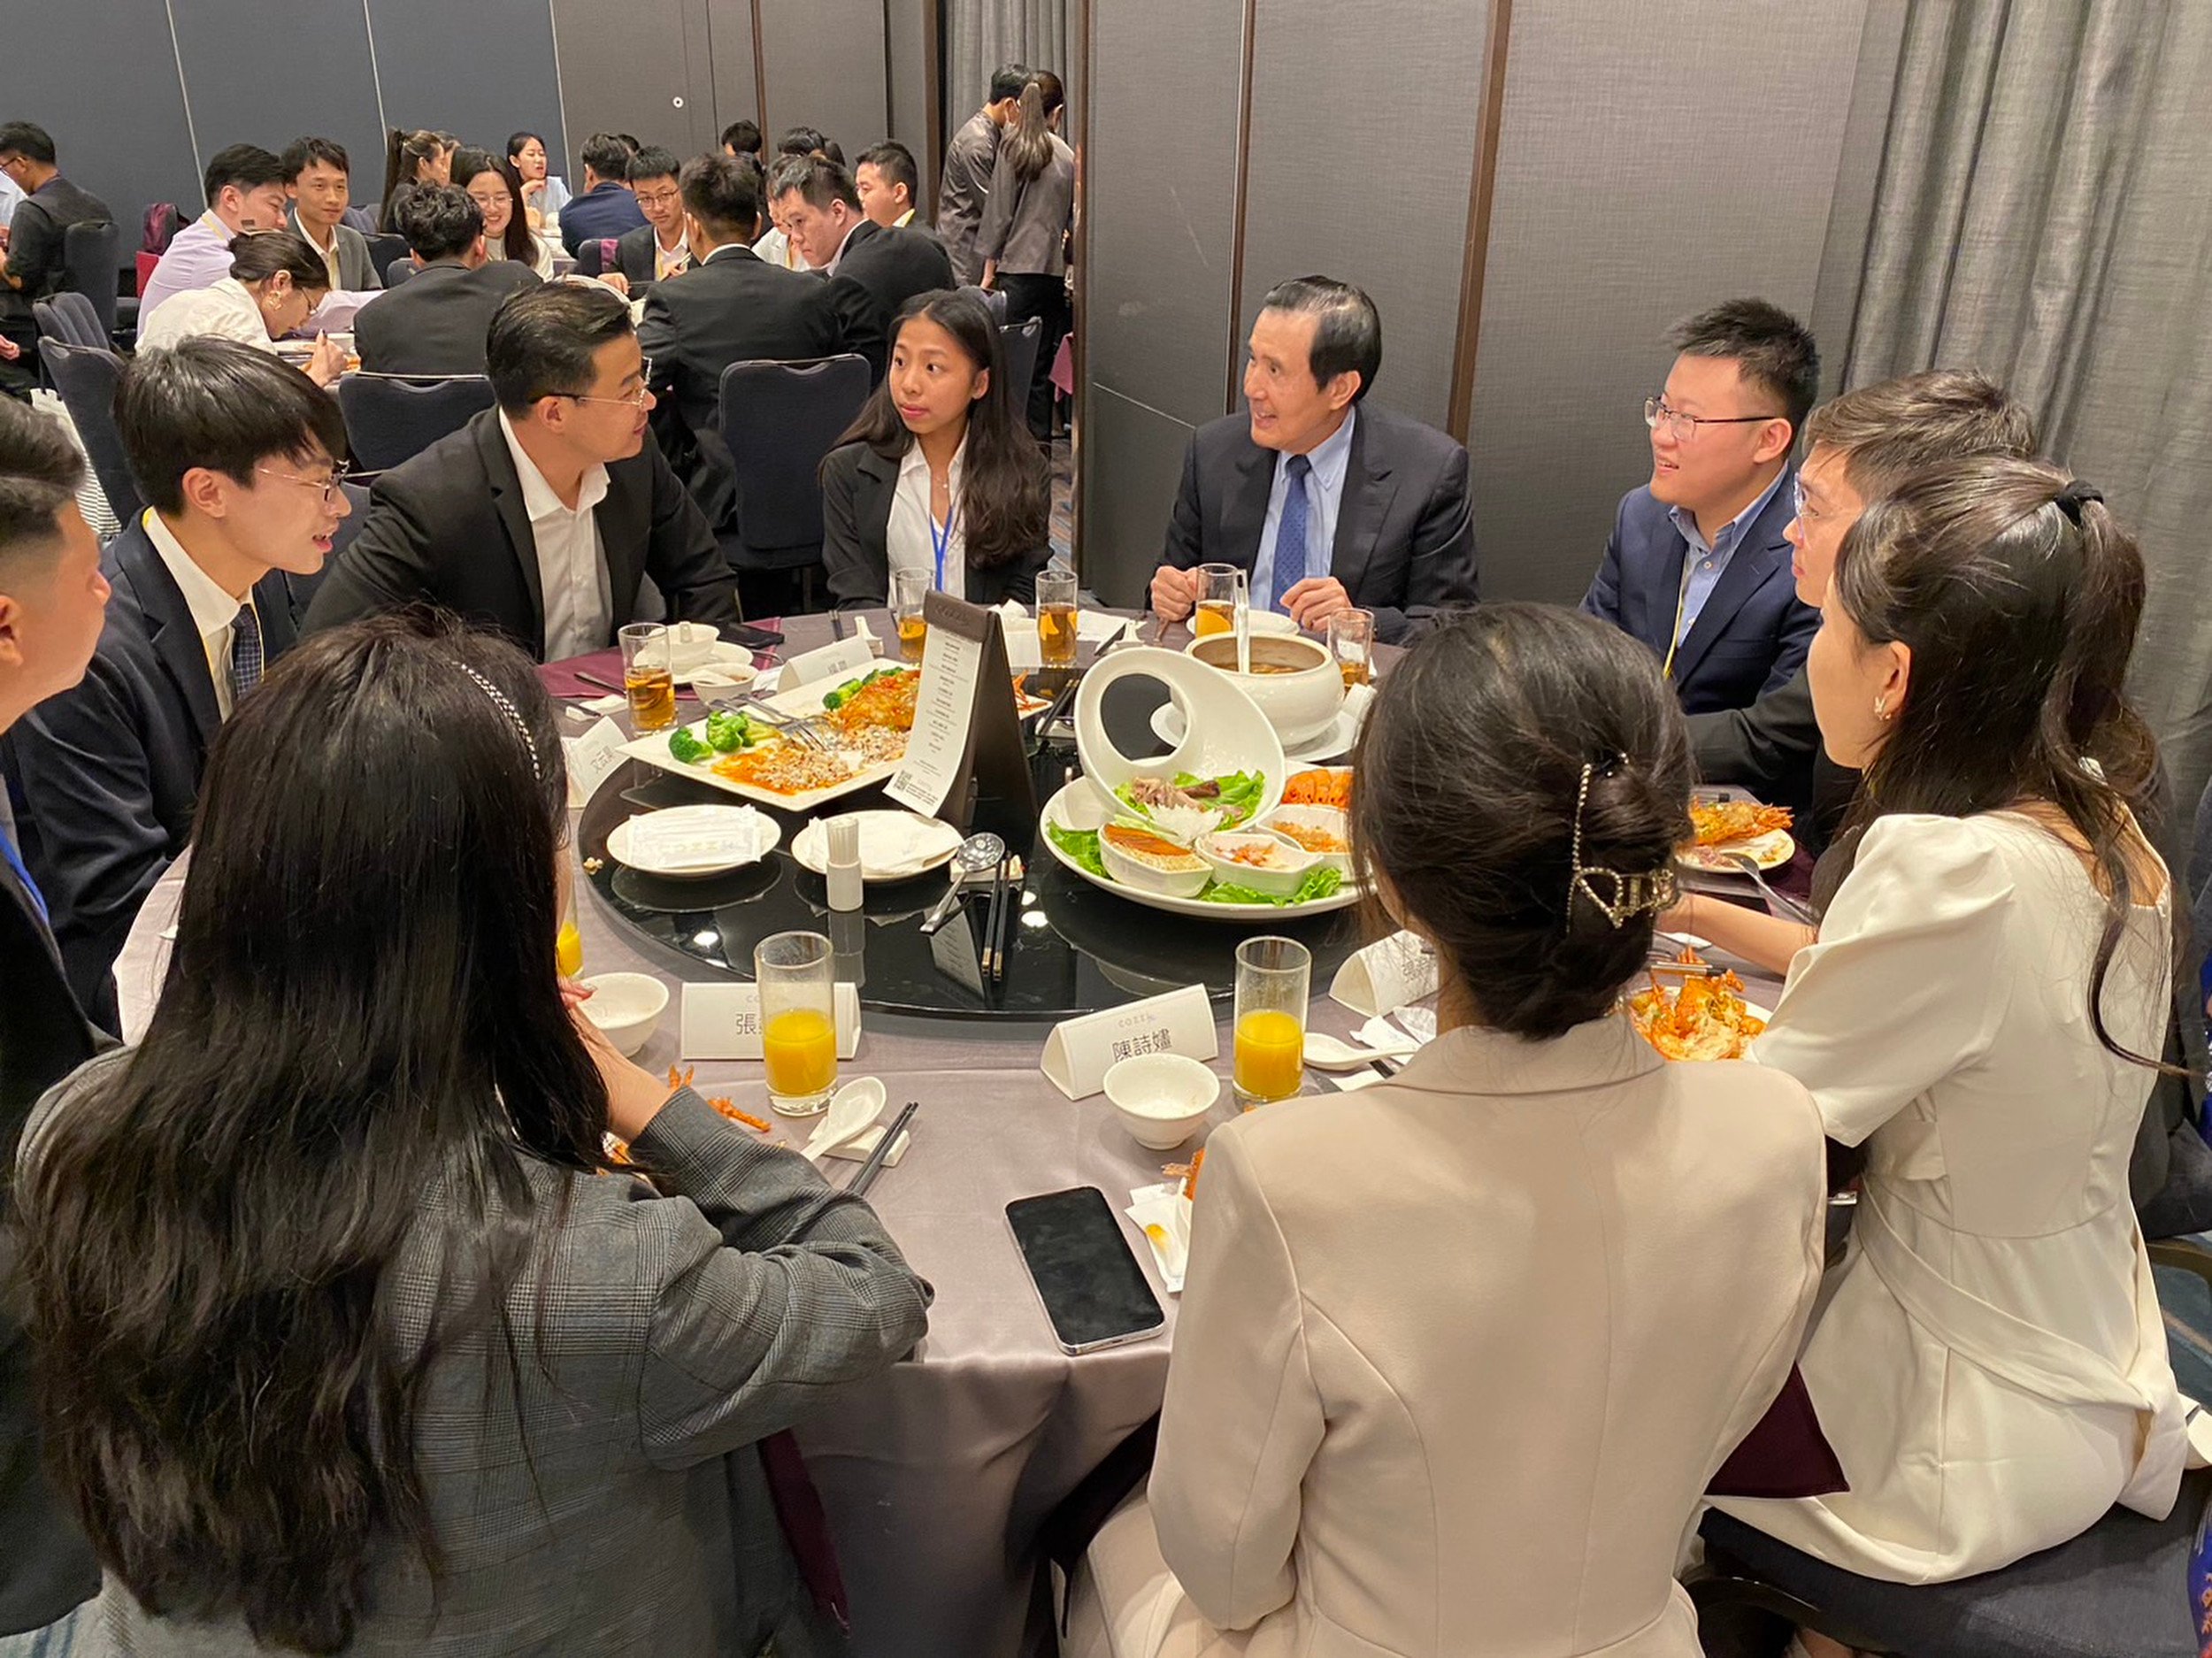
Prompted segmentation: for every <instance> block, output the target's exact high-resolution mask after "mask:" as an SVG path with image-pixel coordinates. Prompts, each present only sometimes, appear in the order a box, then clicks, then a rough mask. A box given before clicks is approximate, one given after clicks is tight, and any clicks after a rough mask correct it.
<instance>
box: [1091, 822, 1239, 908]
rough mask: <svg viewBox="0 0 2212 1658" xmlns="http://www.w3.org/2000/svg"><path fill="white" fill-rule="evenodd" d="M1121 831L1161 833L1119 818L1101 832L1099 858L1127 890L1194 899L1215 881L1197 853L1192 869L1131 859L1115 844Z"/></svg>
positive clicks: (1192, 856) (1136, 858)
mask: <svg viewBox="0 0 2212 1658" xmlns="http://www.w3.org/2000/svg"><path fill="white" fill-rule="evenodd" d="M1118 828H1125V829H1136V830H1141V831H1143V832H1144V833H1147V834H1155V833H1158V832H1157V831H1156V830H1154V829H1152V828H1151V827H1150V826H1149V825H1145V824H1141V823H1138V822H1136V821H1135V820H1134V819H1131V818H1122V819H1118V820H1116V821H1115V822H1112V823H1109V824H1107V825H1105V826H1104V827H1103V828H1102V829H1101V830H1100V831H1099V832H1098V859H1099V862H1100V863H1102V864H1104V865H1105V866H1106V872H1107V873H1108V874H1109V875H1110V876H1112V877H1113V878H1114V879H1116V880H1117V881H1119V882H1120V883H1121V884H1122V885H1123V886H1124V887H1134V888H1136V889H1137V891H1139V892H1143V893H1157V894H1160V896H1162V897H1164V898H1195V897H1197V896H1198V894H1200V893H1201V892H1202V891H1204V890H1205V887H1206V883H1207V882H1209V881H1210V880H1211V879H1213V871H1212V869H1211V868H1210V867H1209V866H1208V864H1207V863H1206V860H1205V859H1204V858H1202V857H1200V856H1198V855H1197V854H1196V853H1193V854H1192V855H1191V867H1190V868H1189V869H1187V870H1184V869H1168V870H1164V869H1159V868H1156V867H1155V866H1154V865H1152V864H1148V863H1146V862H1145V861H1144V860H1143V859H1142V858H1139V857H1134V856H1131V855H1130V854H1129V853H1126V852H1125V851H1123V850H1122V849H1121V848H1119V847H1118V846H1116V845H1115V844H1114V842H1113V832H1114V831H1115V830H1116V829H1118Z"/></svg>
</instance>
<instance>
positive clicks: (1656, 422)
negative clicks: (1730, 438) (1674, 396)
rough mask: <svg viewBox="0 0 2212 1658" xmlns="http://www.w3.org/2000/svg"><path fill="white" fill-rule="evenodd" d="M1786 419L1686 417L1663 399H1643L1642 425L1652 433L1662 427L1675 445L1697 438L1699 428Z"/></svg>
mask: <svg viewBox="0 0 2212 1658" xmlns="http://www.w3.org/2000/svg"><path fill="white" fill-rule="evenodd" d="M1788 418H1789V417H1788V416H1787V415H1771V414H1763V415H1721V416H1714V415H1686V414H1684V413H1683V412H1682V411H1680V410H1679V409H1670V408H1668V407H1667V400H1666V399H1665V398H1664V397H1647V398H1645V399H1644V424H1645V425H1646V426H1649V427H1650V428H1651V429H1652V430H1653V431H1654V432H1656V431H1658V430H1659V429H1660V427H1661V426H1665V428H1666V433H1667V435H1668V436H1669V437H1671V438H1672V439H1673V440H1674V441H1676V442H1677V443H1687V442H1689V441H1691V440H1692V439H1693V438H1694V437H1696V436H1697V429H1698V427H1700V426H1756V425H1758V424H1759V423H1760V422H1761V421H1763V420H1786V419H1788Z"/></svg>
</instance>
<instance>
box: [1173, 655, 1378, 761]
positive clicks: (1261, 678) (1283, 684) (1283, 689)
mask: <svg viewBox="0 0 2212 1658" xmlns="http://www.w3.org/2000/svg"><path fill="white" fill-rule="evenodd" d="M1184 653H1185V654H1186V655H1187V656H1192V657H1194V658H1195V659H1196V660H1198V661H1200V662H1202V663H1204V664H1206V665H1207V666H1208V667H1210V668H1211V669H1213V670H1214V671H1215V672H1218V673H1219V674H1221V675H1222V676H1223V677H1224V678H1225V679H1227V680H1228V681H1229V683H1230V684H1232V685H1233V686H1235V687H1237V689H1239V690H1240V691H1242V692H1243V693H1244V694H1245V695H1247V696H1248V697H1250V698H1251V699H1252V701H1253V702H1254V703H1255V704H1256V705H1257V707H1258V708H1259V710H1260V712H1261V713H1263V714H1264V715H1265V716H1266V717H1267V723H1268V724H1269V725H1272V726H1273V727H1274V728H1275V734H1276V736H1277V737H1278V738H1279V739H1280V740H1281V741H1282V745H1283V747H1284V748H1302V747H1303V746H1304V745H1305V744H1307V743H1310V742H1312V741H1315V740H1316V739H1317V738H1318V737H1320V736H1321V735H1322V734H1323V733H1325V732H1326V731H1327V730H1328V729H1329V727H1330V726H1331V725H1333V724H1334V723H1335V721H1336V715H1337V710H1339V709H1340V708H1342V707H1343V706H1344V671H1343V670H1342V669H1340V668H1339V667H1338V666H1337V665H1336V658H1335V657H1333V656H1331V655H1329V648H1328V647H1327V646H1326V645H1322V644H1317V643H1316V642H1315V641H1312V640H1310V639H1304V638H1300V637H1297V636H1295V635H1294V636H1290V637H1283V636H1281V635H1279V634H1273V633H1269V634H1255V635H1254V636H1253V639H1252V665H1253V667H1254V668H1255V669H1257V668H1259V667H1260V666H1261V665H1262V664H1265V665H1267V666H1269V667H1274V668H1285V669H1287V670H1289V672H1275V673H1260V672H1253V673H1239V672H1237V641H1236V638H1235V636H1234V635H1233V634H1230V633H1213V634H1210V635H1208V636H1207V637H1206V638H1204V639H1194V640H1193V641H1191V642H1190V643H1189V644H1188V645H1187V646H1186V647H1184Z"/></svg>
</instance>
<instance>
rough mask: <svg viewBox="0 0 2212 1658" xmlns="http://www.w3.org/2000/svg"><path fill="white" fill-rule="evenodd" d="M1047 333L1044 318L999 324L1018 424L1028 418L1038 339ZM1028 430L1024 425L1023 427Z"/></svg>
mask: <svg viewBox="0 0 2212 1658" xmlns="http://www.w3.org/2000/svg"><path fill="white" fill-rule="evenodd" d="M1044 333H1045V325H1044V319H1042V318H1041V317H1032V318H1031V319H1029V320H1028V321H1027V322H1024V323H1010V322H1002V323H1001V324H999V328H998V337H999V340H1000V342H1001V344H1002V347H1003V348H1004V349H1005V352H1006V385H1007V389H1008V390H1009V391H1010V393H1012V395H1013V398H1014V413H1015V415H1016V417H1017V423H1018V424H1019V423H1020V422H1022V421H1025V420H1026V419H1027V418H1028V417H1027V416H1026V415H1025V413H1024V412H1023V411H1025V410H1026V409H1027V408H1028V407H1029V385H1030V382H1031V381H1032V380H1034V379H1036V377H1037V342H1039V341H1040V340H1041V339H1043V338H1044ZM1026 429H1027V427H1026V426H1024V430H1026Z"/></svg>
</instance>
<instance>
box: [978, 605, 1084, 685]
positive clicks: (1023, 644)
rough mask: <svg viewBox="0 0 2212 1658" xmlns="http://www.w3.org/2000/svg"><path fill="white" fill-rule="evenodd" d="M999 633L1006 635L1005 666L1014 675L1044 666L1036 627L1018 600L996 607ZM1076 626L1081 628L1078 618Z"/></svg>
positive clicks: (1043, 657) (1042, 646)
mask: <svg viewBox="0 0 2212 1658" xmlns="http://www.w3.org/2000/svg"><path fill="white" fill-rule="evenodd" d="M998 613H999V620H1000V622H1001V624H1002V627H1001V631H1002V633H1005V635H1006V665H1007V667H1008V668H1009V669H1010V671H1011V672H1015V673H1022V672H1026V671H1027V670H1029V669H1032V668H1041V667H1043V666H1044V665H1045V653H1044V645H1043V643H1042V642H1041V641H1040V640H1039V639H1038V637H1037V625H1036V623H1035V622H1033V621H1032V620H1031V619H1030V616H1029V612H1028V611H1027V610H1024V609H1022V605H1021V601H1020V600H1019V599H1009V600H1007V601H1006V602H1005V603H1003V604H1002V605H1000V606H999V607H998ZM1076 625H1077V626H1078V627H1080V626H1082V623H1081V620H1080V618H1078V621H1077V624H1076Z"/></svg>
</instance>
